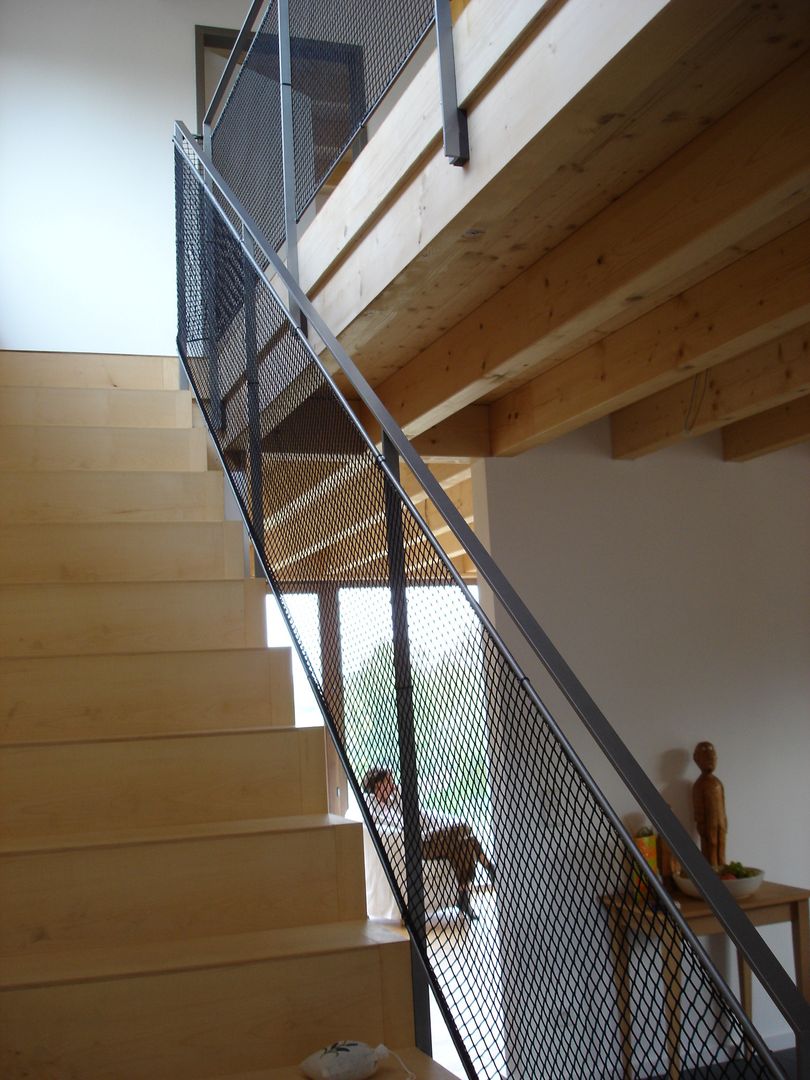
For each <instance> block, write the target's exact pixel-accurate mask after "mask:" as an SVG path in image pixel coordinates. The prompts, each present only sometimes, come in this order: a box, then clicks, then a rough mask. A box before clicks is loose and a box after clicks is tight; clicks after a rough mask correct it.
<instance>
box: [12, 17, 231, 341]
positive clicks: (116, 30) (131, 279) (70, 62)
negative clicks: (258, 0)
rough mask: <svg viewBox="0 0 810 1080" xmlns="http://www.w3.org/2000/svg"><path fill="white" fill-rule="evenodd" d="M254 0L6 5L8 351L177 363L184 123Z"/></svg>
mask: <svg viewBox="0 0 810 1080" xmlns="http://www.w3.org/2000/svg"><path fill="white" fill-rule="evenodd" d="M247 6H248V0H138V2H137V3H133V2H132V0H69V2H66V0H36V2H35V3H34V2H31V0H3V2H2V5H0V196H1V197H0V237H2V242H0V349H35V350H36V349H42V350H58V351H93V352H121V353H159V354H169V353H173V352H174V348H175V347H174V337H175V333H176V327H175V323H176V315H175V310H176V299H175V273H174V251H173V246H174V190H173V163H172V148H171V136H172V123H173V121H174V120H175V119H181V120H184V121H185V122H186V123H187V124H188V126H189V127H190V128H192V129H194V127H195V125H196V107H195V93H196V91H195V70H194V24H195V23H201V24H208V25H214V26H230V27H236V26H239V25H240V24H241V21H242V19H243V18H244V14H245V12H246V10H247Z"/></svg>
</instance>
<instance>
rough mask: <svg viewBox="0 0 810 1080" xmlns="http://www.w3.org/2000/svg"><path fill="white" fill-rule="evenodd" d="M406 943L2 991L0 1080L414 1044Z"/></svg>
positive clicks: (93, 1079)
mask: <svg viewBox="0 0 810 1080" xmlns="http://www.w3.org/2000/svg"><path fill="white" fill-rule="evenodd" d="M409 959H410V954H409V946H408V944H407V942H398V943H396V944H391V945H385V946H376V947H373V948H372V947H366V948H359V949H353V950H350V951H345V952H337V953H331V954H322V955H307V956H292V957H285V958H283V959H277V960H265V961H262V960H257V961H256V962H254V963H248V964H242V965H231V966H227V967H218V968H213V969H212V968H208V969H203V970H196V971H185V972H177V973H175V974H167V975H159V976H144V977H133V978H121V979H114V980H105V981H99V982H86V983H77V984H70V983H68V984H65V985H57V986H50V987H42V988H36V989H25V990H13V991H4V992H3V993H2V994H1V995H0V1045H2V1046H4V1047H6V1048H7V1049H6V1051H5V1060H2V1059H0V1074H2V1076H3V1078H4V1080H23V1078H30V1077H47V1076H54V1077H57V1076H58V1077H76V1078H81V1080H110V1078H111V1077H115V1080H201V1078H205V1077H215V1076H217V1075H218V1074H221V1073H225V1072H229V1071H231V1072H232V1071H233V1070H234V1069H237V1070H243V1071H247V1070H250V1069H258V1068H260V1067H262V1068H272V1067H273V1066H280V1065H286V1064H289V1063H290V1062H295V1061H301V1060H302V1059H303V1058H304V1057H306V1056H308V1055H309V1054H310V1053H312V1052H313V1051H314V1050H317V1049H318V1048H319V1047H321V1046H324V1045H326V1044H329V1043H332V1042H336V1041H337V1040H339V1039H345V1038H347V1037H348V1038H356V1039H361V1040H363V1041H364V1042H367V1043H369V1044H370V1045H376V1044H377V1043H381V1042H382V1043H385V1044H386V1045H388V1046H397V1045H408V1044H413V1027H412V1023H411V1019H410V1018H411V1015H412V1010H411V1005H410V1000H409V995H410V963H409Z"/></svg>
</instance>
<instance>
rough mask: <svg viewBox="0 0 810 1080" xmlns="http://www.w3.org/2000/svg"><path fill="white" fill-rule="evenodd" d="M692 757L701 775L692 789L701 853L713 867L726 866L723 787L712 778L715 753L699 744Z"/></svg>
mask: <svg viewBox="0 0 810 1080" xmlns="http://www.w3.org/2000/svg"><path fill="white" fill-rule="evenodd" d="M692 757H693V758H694V761H695V764H696V765H697V767H698V768H699V769H700V776H699V777H698V779H697V780H696V781H695V784H694V787H693V788H692V801H693V804H694V807H695V824H696V825H697V831H698V835H699V836H700V850H701V851H702V852H703V854H704V855H705V856H706V858H707V859H708V861H709V863H710V864H711V865H712V866H715V867H719V866H725V862H726V833H727V832H728V821H727V820H726V796H725V792H724V791H723V785H722V783H721V782H720V781H719V780H718V779H717V777H716V776H715V775H714V770H715V769H716V768H717V751H716V750H715V748H714V747H713V746H712V744H711V743H710V742H700V743H698V744H697V746H696V747H695V752H694V754H693V755H692Z"/></svg>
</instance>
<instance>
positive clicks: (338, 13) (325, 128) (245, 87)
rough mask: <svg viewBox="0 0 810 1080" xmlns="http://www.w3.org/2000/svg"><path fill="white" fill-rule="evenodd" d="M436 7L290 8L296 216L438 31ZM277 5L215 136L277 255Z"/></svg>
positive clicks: (221, 161) (334, 3) (304, 0)
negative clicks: (430, 31) (433, 30)
mask: <svg viewBox="0 0 810 1080" xmlns="http://www.w3.org/2000/svg"><path fill="white" fill-rule="evenodd" d="M433 18H434V8H433V0H408V2H406V3H402V2H394V0H380V2H379V3H374V4H346V3H342V2H339V0H319V2H318V3H317V4H315V3H312V0H290V4H289V32H290V67H291V73H290V81H291V88H292V133H293V139H292V143H293V160H294V171H295V192H294V199H295V216H296V218H297V219H300V218H301V215H302V214H303V212H304V210H305V209H306V208H307V206H308V205H309V203H310V202H311V201H312V199H313V198H314V196H315V194H316V193H317V191H318V190H319V189H320V187H321V186H322V184H323V183H324V181H325V180H326V179H327V177H328V176H329V175H330V173H331V172H332V170H333V169H334V167H335V165H336V164H337V162H338V161H339V160H340V158H341V157H342V156H343V154H344V153H345V152H346V151H347V150H348V148H349V147H350V146H351V144H352V142H353V140H355V139H356V138H357V137H358V135H359V133H360V132H361V130H362V128H363V125H364V124H365V122H366V120H367V119H368V117H369V116H370V114H371V113H372V112H373V110H374V109H375V108H376V106H377V105H378V104H379V102H380V100H381V99H382V98H383V97H384V95H385V93H386V91H387V90H388V88H389V87H390V86H391V84H392V82H393V81H394V80H395V79H396V77H397V75H398V73H399V72H400V71H401V69H402V68H403V66H404V65H405V64H406V63H407V61H408V59H409V57H410V56H411V54H412V53H413V51H414V50H415V49H416V47H417V46H418V44H419V42H420V41H421V40H422V38H423V37H424V36H425V34H426V33H427V31H428V29H429V28H430V27H431V25H432V24H433ZM279 93H280V91H279V40H278V5H277V0H272V2H271V3H270V4H269V6H268V8H267V11H266V13H265V15H264V17H263V19H262V21H261V24H260V26H259V29H258V30H257V31H256V33H255V34H254V36H253V41H252V44H251V45H250V47H249V48H248V51H247V54H246V56H245V59H244V61H243V64H242V68H241V71H240V72H239V75H238V76H237V78H236V80H235V82H234V84H233V87H232V89H231V92H230V95H229V97H228V100H227V102H226V104H225V107H224V108H223V110H222V112H221V114H220V116H219V119H218V120H217V123H216V125H215V127H214V128H213V131H212V142H211V149H212V157H213V160H214V162H215V164H216V165H217V168H218V169H219V170H220V172H221V173H222V175H223V176H224V177H225V179H226V180H227V181H228V183H229V184H230V186H231V188H232V189H233V190H234V191H235V192H236V194H237V195H238V196H239V198H240V199H241V200H242V201H243V202H244V204H245V206H246V207H247V208H248V209H249V210H250V212H251V213H252V214H253V216H254V217H255V218H256V219H257V221H258V222H259V223H260V224H261V226H262V229H263V231H264V233H265V235H266V236H267V237H268V239H270V241H271V242H272V243H273V245H274V247H275V248H276V250H278V248H279V247H280V246H281V244H282V243H283V242H284V239H285V235H284V203H283V186H282V174H281V168H282V151H281V107H280V102H279Z"/></svg>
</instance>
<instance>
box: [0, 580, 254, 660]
mask: <svg viewBox="0 0 810 1080" xmlns="http://www.w3.org/2000/svg"><path fill="white" fill-rule="evenodd" d="M266 595H267V590H266V586H265V583H264V582H263V581H258V580H242V581H179V582H178V581H167V582H112V583H108V582H101V583H99V582H93V583H79V584H62V583H59V584H33V585H31V584H29V585H2V586H0V654H2V655H3V656H8V657H12V656H18V657H23V656H72V655H81V654H83V653H94V654H99V653H103V654H108V653H127V652H129V653H132V652H160V651H162V650H163V649H169V650H174V651H186V650H194V649H212V648H220V649H228V648H231V649H243V648H248V649H251V648H259V647H260V646H261V645H263V644H264V643H265V641H266V627H265V612H264V604H265V597H266Z"/></svg>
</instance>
